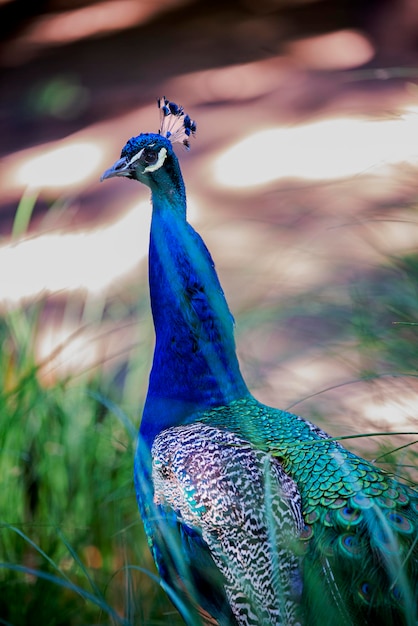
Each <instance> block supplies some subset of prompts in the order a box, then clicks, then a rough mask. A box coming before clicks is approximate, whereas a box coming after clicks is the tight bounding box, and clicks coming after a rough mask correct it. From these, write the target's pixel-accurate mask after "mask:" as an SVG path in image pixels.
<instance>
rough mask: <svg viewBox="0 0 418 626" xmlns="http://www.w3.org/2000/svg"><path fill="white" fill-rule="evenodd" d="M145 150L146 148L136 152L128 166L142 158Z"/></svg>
mask: <svg viewBox="0 0 418 626" xmlns="http://www.w3.org/2000/svg"><path fill="white" fill-rule="evenodd" d="M144 150H145V148H142V150H140V151H139V152H137V153H136V154H135V156H133V157H132V159H131V160H130V161H129V163H128V167H129V166H130V165H132V163H135V161H138V159H140V158H141V155H142V153H143V152H144Z"/></svg>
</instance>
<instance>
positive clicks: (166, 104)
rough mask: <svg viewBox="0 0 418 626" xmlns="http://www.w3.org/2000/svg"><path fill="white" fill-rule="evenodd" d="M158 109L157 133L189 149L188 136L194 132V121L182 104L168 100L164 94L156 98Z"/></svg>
mask: <svg viewBox="0 0 418 626" xmlns="http://www.w3.org/2000/svg"><path fill="white" fill-rule="evenodd" d="M158 108H159V109H160V119H161V121H160V130H159V131H158V134H159V135H162V136H163V137H165V138H166V139H169V140H170V141H171V143H182V144H183V145H184V146H185V147H186V149H187V150H190V141H189V139H190V137H191V135H194V134H195V132H196V122H194V121H193V120H192V119H190V117H189V116H188V115H187V114H185V113H184V109H183V107H182V106H179V105H178V104H176V103H175V102H170V100H168V99H167V98H166V97H165V96H163V97H162V98H159V99H158Z"/></svg>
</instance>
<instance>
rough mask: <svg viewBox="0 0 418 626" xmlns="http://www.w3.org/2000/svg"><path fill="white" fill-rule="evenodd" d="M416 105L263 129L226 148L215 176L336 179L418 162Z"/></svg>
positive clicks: (244, 183)
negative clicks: (367, 116)
mask: <svg viewBox="0 0 418 626" xmlns="http://www.w3.org/2000/svg"><path fill="white" fill-rule="evenodd" d="M417 113H418V110H417V109H416V108H412V107H411V108H410V109H408V110H405V112H404V114H403V115H402V116H399V117H397V118H392V119H387V120H372V121H370V120H363V119H355V118H334V119H327V120H322V121H316V122H311V123H309V124H301V125H299V126H293V127H288V128H277V127H276V128H268V129H264V130H260V131H258V132H256V133H254V134H252V135H250V136H248V137H245V138H244V139H242V140H241V141H239V142H237V143H236V144H235V145H233V146H232V147H230V148H228V149H227V150H225V152H224V153H223V154H221V155H220V156H219V157H218V158H217V159H216V161H215V163H214V175H215V179H216V181H217V182H218V183H219V184H221V185H223V186H225V187H230V188H245V187H252V186H254V185H263V184H270V183H273V182H275V181H278V180H283V179H299V180H300V179H306V180H311V181H321V180H324V181H325V180H336V179H341V178H345V177H351V176H356V175H360V174H364V173H370V172H371V170H373V173H375V174H376V173H378V170H379V166H382V165H387V164H394V163H399V162H402V161H404V162H409V163H416V162H417V161H418V146H417V141H416V138H417V136H418V114H417Z"/></svg>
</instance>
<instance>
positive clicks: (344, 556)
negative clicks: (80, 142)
mask: <svg viewBox="0 0 418 626" xmlns="http://www.w3.org/2000/svg"><path fill="white" fill-rule="evenodd" d="M159 107H160V111H161V128H160V131H159V133H155V134H154V133H148V134H141V135H139V136H138V137H133V138H131V139H130V140H129V141H128V142H127V144H126V145H125V147H124V148H123V150H122V153H121V158H120V159H119V160H118V161H117V162H116V163H115V164H114V165H113V167H112V168H110V169H109V170H107V172H105V173H104V175H103V177H102V178H103V179H105V178H111V177H113V176H124V177H127V178H132V179H135V180H138V181H140V182H142V183H144V184H146V185H147V186H148V187H149V188H150V190H151V196H152V205H153V214H152V223H151V235H150V247H149V284H150V294H151V306H152V313H153V319H154V326H155V334H156V344H155V351H154V359H153V364H152V369H151V374H150V379H149V388H148V394H147V398H146V403H145V408H144V413H143V417H142V422H141V426H140V432H139V438H138V447H137V452H136V457H135V487H136V492H137V497H138V504H139V508H140V512H141V516H142V519H143V521H144V525H145V530H146V533H147V536H148V538H149V543H150V547H151V549H152V551H153V554H154V558H155V561H156V564H157V567H158V569H159V572H160V574H161V576H162V578H163V579H164V580H165V581H166V583H167V584H168V585H170V587H171V588H172V589H173V590H174V596H172V597H173V600H174V602H175V603H176V604H177V606H178V608H179V610H180V611H181V612H182V614H183V616H184V617H185V619H186V621H187V622H188V623H190V624H198V623H202V622H204V623H208V624H209V623H219V624H221V625H225V626H226V625H234V624H242V625H250V624H254V625H256V624H258V625H264V624H294V625H296V624H304V625H305V626H307V625H313V624H321V626H322V625H323V624H329V625H331V624H332V625H333V626H334V625H336V624H344V625H360V624H361V625H363V624H366V625H367V624H368V625H369V626H372V625H374V624H386V625H392V624H393V626H395V625H396V626H398V625H399V624H404V625H405V626H413V625H414V624H415V620H416V617H417V612H416V599H415V595H414V594H415V593H416V580H417V572H418V564H417V560H418V547H417V541H416V531H417V518H418V496H417V494H416V492H414V491H413V490H412V489H410V488H408V487H407V486H405V485H403V484H402V483H399V481H397V480H396V479H395V478H393V477H391V476H389V475H388V474H386V473H384V472H383V471H382V470H379V469H378V468H376V467H375V466H374V465H372V464H370V463H368V462H367V461H363V460H362V459H360V458H358V457H357V456H356V455H354V454H352V453H350V452H348V451H347V450H345V449H344V448H343V447H342V446H341V445H340V444H339V443H338V442H336V441H333V440H332V439H330V438H329V437H328V435H327V434H326V433H324V432H323V431H322V430H320V429H319V428H317V427H316V426H314V425H313V424H311V423H310V422H308V421H306V420H304V419H302V418H300V417H298V416H296V415H292V414H290V413H286V412H284V411H279V410H277V409H272V408H270V407H265V406H263V405H261V404H260V403H259V402H257V401H256V400H255V399H254V398H253V397H252V396H251V394H250V392H249V391H248V389H247V386H246V384H245V382H244V380H243V378H242V375H241V372H240V369H239V364H238V360H237V357H236V352H235V342H234V334H233V318H232V315H231V313H230V311H229V308H228V305H227V302H226V300H225V296H224V294H223V291H222V288H221V285H220V283H219V280H218V277H217V274H216V271H215V267H214V263H213V260H212V258H211V256H210V253H209V252H208V250H207V248H206V246H205V244H204V242H203V241H202V239H201V238H200V236H199V235H198V234H197V233H196V232H195V231H194V230H193V228H192V227H191V226H190V224H188V222H187V220H186V193H185V188H184V183H183V179H182V176H181V172H180V167H179V164H178V161H177V157H176V156H175V154H174V151H173V147H172V143H173V142H180V143H183V144H184V145H185V146H186V148H188V147H189V145H190V144H189V140H190V137H191V136H192V135H193V134H194V133H195V131H196V124H195V123H194V122H193V121H192V120H191V119H190V118H189V117H188V116H187V115H185V114H184V111H183V109H182V107H179V106H177V105H176V104H174V103H172V102H169V101H168V100H167V99H165V98H162V99H161V100H160V101H159Z"/></svg>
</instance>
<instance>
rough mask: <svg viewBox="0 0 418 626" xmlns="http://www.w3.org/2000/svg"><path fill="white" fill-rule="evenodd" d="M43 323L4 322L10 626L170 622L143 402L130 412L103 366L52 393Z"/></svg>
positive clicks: (6, 609)
mask: <svg viewBox="0 0 418 626" xmlns="http://www.w3.org/2000/svg"><path fill="white" fill-rule="evenodd" d="M38 319H39V307H34V308H33V309H30V310H28V311H16V312H14V313H13V314H11V315H10V316H8V318H7V319H5V320H3V321H2V322H1V323H0V341H1V345H2V346H3V349H2V352H1V355H0V378H1V380H0V386H1V389H2V390H3V392H2V394H1V395H0V415H1V430H0V450H1V453H0V561H1V565H0V624H2V623H4V624H13V625H15V626H18V625H24V624H29V623H34V622H33V619H34V616H36V623H39V624H43V625H47V624H50V625H53V624H68V625H70V624H71V625H73V624H74V625H76V624H96V623H114V624H118V623H123V624H142V623H147V624H153V623H161V620H162V619H163V616H164V615H165V613H167V612H169V613H172V612H173V609H172V606H171V605H170V604H169V602H168V601H167V600H166V596H165V594H164V593H163V592H162V590H161V589H160V587H159V584H158V581H157V580H156V579H155V577H154V568H153V564H152V562H151V557H150V555H149V552H148V547H147V544H146V540H145V538H144V534H143V530H142V525H141V523H140V520H139V516H138V512H137V507H136V501H135V495H134V489H133V481H132V464H133V449H134V437H133V433H134V432H136V428H137V424H136V423H134V422H137V421H138V420H137V417H138V416H137V412H136V410H135V405H132V410H133V411H134V413H135V415H132V414H131V415H129V414H126V413H124V412H123V410H122V409H121V402H120V397H121V395H123V389H122V390H121V389H119V388H118V387H117V386H116V385H115V384H114V383H113V382H112V373H111V374H110V375H109V376H107V375H105V374H104V372H101V371H100V369H99V370H97V371H95V372H94V373H93V374H90V375H89V376H87V375H86V376H77V377H75V378H68V379H67V380H63V381H59V382H56V383H55V384H53V385H52V386H48V387H44V386H43V385H42V384H41V382H40V380H41V373H42V366H41V367H39V366H37V365H36V364H35V360H34V344H35V339H36V332H37V328H38ZM47 366H48V363H45V364H43V367H44V368H45V367H47ZM113 374H114V372H113ZM111 387H113V388H111ZM112 395H113V396H114V398H115V399H116V400H117V401H118V403H117V404H113V401H112V400H111V398H112ZM138 565H140V566H141V567H142V571H140V570H139V568H138ZM133 566H135V568H134V567H133Z"/></svg>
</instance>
